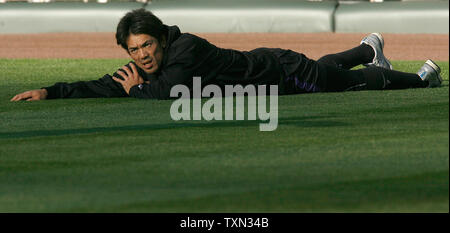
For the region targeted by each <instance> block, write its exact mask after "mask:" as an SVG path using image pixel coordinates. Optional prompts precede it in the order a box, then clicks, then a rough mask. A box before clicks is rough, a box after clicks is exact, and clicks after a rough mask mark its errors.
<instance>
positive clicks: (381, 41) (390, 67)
mask: <svg viewBox="0 0 450 233" xmlns="http://www.w3.org/2000/svg"><path fill="white" fill-rule="evenodd" d="M370 34H371V35H374V36H376V37H377V38H378V40H379V41H380V43H381V51H382V52H383V58H384V60H385V61H386V63H387V64H388V65H389V69H390V70H392V69H393V67H392V63H391V62H390V61H389V59H387V58H386V56H384V51H383V50H384V38H383V36H382V35H381V34H380V33H378V32H373V33H370ZM365 44H366V43H365Z"/></svg>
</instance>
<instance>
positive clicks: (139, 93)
mask: <svg viewBox="0 0 450 233" xmlns="http://www.w3.org/2000/svg"><path fill="white" fill-rule="evenodd" d="M116 40H117V44H119V45H121V46H122V47H123V48H124V49H125V50H127V52H128V54H129V55H130V57H131V58H132V59H133V62H130V63H129V64H127V65H125V66H123V67H122V68H121V69H119V70H118V71H117V72H116V73H114V74H113V76H110V75H108V74H107V75H105V76H103V77H102V78H100V79H99V80H94V81H80V82H74V83H56V84H55V85H53V86H50V87H45V88H42V89H38V90H31V91H27V92H24V93H21V94H18V95H16V96H14V97H13V98H12V99H11V101H18V100H41V99H54V98H87V97H91V98H92V97H127V96H131V97H135V98H155V99H168V98H170V90H171V88H172V87H173V86H175V85H177V84H184V85H186V86H188V87H192V79H193V77H201V78H202V86H204V85H208V84H216V85H219V86H224V85H237V84H240V85H243V86H245V85H247V84H254V85H278V87H279V91H278V92H279V93H280V94H299V93H311V92H335V91H347V90H380V89H400V88H419V87H437V86H440V85H441V82H442V79H441V77H440V68H439V67H438V66H437V65H436V64H435V63H434V62H433V61H431V60H428V61H426V62H425V64H424V65H423V66H422V68H421V69H420V70H419V72H418V73H417V74H412V73H404V72H399V71H394V70H392V66H391V64H390V62H389V60H388V59H386V58H385V57H384V55H383V47H384V40H383V37H382V36H381V35H380V34H378V33H372V34H370V35H368V36H367V37H365V38H364V39H363V40H362V41H361V44H360V45H359V46H357V47H355V48H352V49H350V50H347V51H344V52H342V53H338V54H330V55H326V56H324V57H322V58H320V59H319V60H317V61H314V60H311V59H308V58H307V57H306V56H305V55H303V54H300V53H297V52H294V51H291V50H284V49H279V48H258V49H255V50H252V51H248V52H247V51H245V52H242V51H237V50H232V49H222V48H218V47H216V46H214V45H213V44H211V43H209V42H208V41H206V40H205V39H202V38H200V37H198V36H195V35H192V34H189V33H181V32H180V30H179V28H178V27H177V26H167V25H164V24H163V23H162V22H161V20H159V19H158V18H157V17H156V16H155V15H153V14H152V13H151V12H149V11H146V10H144V9H139V10H134V11H131V12H129V13H127V14H126V15H125V16H124V17H123V18H122V19H121V20H120V22H119V24H118V26H117V32H116ZM360 64H364V65H365V66H367V68H364V69H359V70H350V69H351V68H352V67H355V66H357V65H360Z"/></svg>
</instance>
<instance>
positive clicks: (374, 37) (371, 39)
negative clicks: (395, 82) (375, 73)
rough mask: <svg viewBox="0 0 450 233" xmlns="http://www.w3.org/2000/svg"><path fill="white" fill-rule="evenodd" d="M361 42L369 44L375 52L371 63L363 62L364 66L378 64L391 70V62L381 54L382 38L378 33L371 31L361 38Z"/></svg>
mask: <svg viewBox="0 0 450 233" xmlns="http://www.w3.org/2000/svg"><path fill="white" fill-rule="evenodd" d="M361 44H366V45H369V46H370V47H372V48H373V51H374V52H375V56H374V58H373V61H372V63H368V64H363V65H364V66H378V67H382V68H385V69H389V70H392V64H391V62H390V61H389V60H388V59H387V58H386V57H385V56H384V54H383V48H384V39H383V36H382V35H381V34H380V33H372V34H370V35H368V36H366V37H364V39H362V40H361Z"/></svg>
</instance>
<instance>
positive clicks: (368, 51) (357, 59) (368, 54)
mask: <svg viewBox="0 0 450 233" xmlns="http://www.w3.org/2000/svg"><path fill="white" fill-rule="evenodd" d="M374 56H375V52H374V51H373V49H372V47H370V46H369V45H367V44H361V45H359V46H358V47H355V48H352V49H349V50H346V51H344V52H341V53H336V54H328V55H325V56H323V57H321V58H319V60H317V62H318V63H322V64H326V65H329V66H334V67H337V68H341V69H346V70H349V69H351V68H353V67H355V66H357V65H361V64H366V63H370V62H372V59H373V57H374Z"/></svg>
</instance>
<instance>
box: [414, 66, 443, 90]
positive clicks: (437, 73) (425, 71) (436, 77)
mask: <svg viewBox="0 0 450 233" xmlns="http://www.w3.org/2000/svg"><path fill="white" fill-rule="evenodd" d="M417 75H419V76H420V78H421V79H422V80H423V81H428V87H440V86H441V85H442V77H441V68H439V66H438V65H437V64H436V63H434V62H433V61H432V60H427V61H426V62H425V64H423V66H422V67H421V68H420V69H419V71H417Z"/></svg>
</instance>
